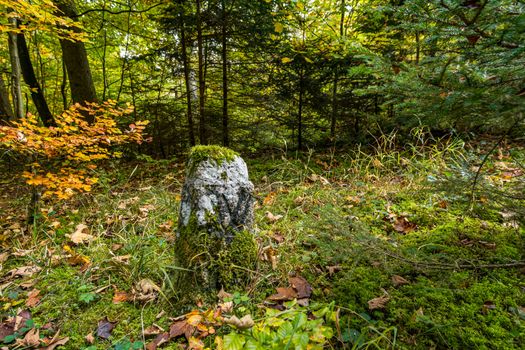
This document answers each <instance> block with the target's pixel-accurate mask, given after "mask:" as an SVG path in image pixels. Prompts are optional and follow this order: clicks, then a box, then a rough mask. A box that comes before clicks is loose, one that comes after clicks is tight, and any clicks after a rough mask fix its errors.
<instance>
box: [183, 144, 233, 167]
mask: <svg viewBox="0 0 525 350" xmlns="http://www.w3.org/2000/svg"><path fill="white" fill-rule="evenodd" d="M238 155H239V154H238V153H237V152H235V151H233V150H231V149H229V148H226V147H221V146H217V145H198V146H194V147H192V149H191V150H190V154H189V159H191V161H192V162H194V163H200V162H202V161H204V160H208V159H211V160H214V161H216V162H217V164H219V165H220V164H222V162H223V161H227V162H231V161H232V160H233V159H234V158H235V157H236V156H238Z"/></svg>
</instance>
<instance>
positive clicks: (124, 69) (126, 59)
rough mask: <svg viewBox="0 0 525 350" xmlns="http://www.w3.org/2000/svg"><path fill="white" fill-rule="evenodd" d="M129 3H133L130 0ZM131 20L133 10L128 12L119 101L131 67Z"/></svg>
mask: <svg viewBox="0 0 525 350" xmlns="http://www.w3.org/2000/svg"><path fill="white" fill-rule="evenodd" d="M128 5H129V6H130V10H131V5H130V4H129V2H128ZM130 22H131V12H128V25H127V31H126V46H125V47H124V58H123V60H122V67H121V69H120V86H119V89H118V93H117V101H119V100H120V94H121V93H122V88H123V87H124V80H125V73H126V69H129V62H128V50H129V38H130V34H129V31H130V29H131V28H130Z"/></svg>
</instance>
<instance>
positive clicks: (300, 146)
mask: <svg viewBox="0 0 525 350" xmlns="http://www.w3.org/2000/svg"><path fill="white" fill-rule="evenodd" d="M303 96H304V69H303V68H301V73H300V75H299V105H298V111H297V148H298V149H299V151H300V150H302V149H303Z"/></svg>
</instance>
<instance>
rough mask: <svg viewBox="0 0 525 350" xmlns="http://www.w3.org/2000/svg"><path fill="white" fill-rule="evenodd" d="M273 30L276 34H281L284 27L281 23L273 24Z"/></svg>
mask: <svg viewBox="0 0 525 350" xmlns="http://www.w3.org/2000/svg"><path fill="white" fill-rule="evenodd" d="M274 30H275V32H277V33H281V32H282V31H283V30H284V26H283V24H282V23H279V22H275V24H274Z"/></svg>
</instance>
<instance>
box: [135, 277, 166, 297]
mask: <svg viewBox="0 0 525 350" xmlns="http://www.w3.org/2000/svg"><path fill="white" fill-rule="evenodd" d="M159 292H160V287H159V286H157V285H156V284H155V283H153V281H152V280H150V279H148V278H144V279H142V280H140V281H139V282H138V283H137V284H136V285H135V287H134V288H133V292H132V295H133V299H134V300H136V301H140V302H147V301H151V300H155V299H156V298H157V295H158V293H159Z"/></svg>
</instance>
